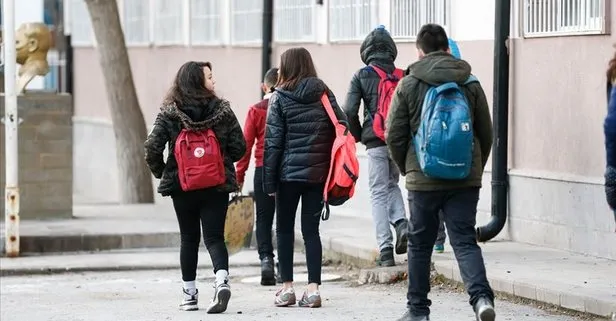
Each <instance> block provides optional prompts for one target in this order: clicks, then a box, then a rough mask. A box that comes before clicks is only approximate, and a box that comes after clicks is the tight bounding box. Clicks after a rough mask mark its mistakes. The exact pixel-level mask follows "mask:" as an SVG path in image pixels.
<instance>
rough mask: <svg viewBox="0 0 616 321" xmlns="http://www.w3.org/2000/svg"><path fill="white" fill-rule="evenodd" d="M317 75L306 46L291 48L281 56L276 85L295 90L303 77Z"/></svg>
mask: <svg viewBox="0 0 616 321" xmlns="http://www.w3.org/2000/svg"><path fill="white" fill-rule="evenodd" d="M316 76H317V71H316V69H315V68H314V63H313V62H312V56H311V55H310V52H308V50H306V48H304V47H297V48H291V49H288V50H287V51H285V52H283V53H282V55H281V56H280V66H279V69H278V82H277V83H276V87H279V88H282V89H284V90H293V89H295V87H297V84H298V83H299V82H300V81H301V80H302V79H305V78H308V77H316Z"/></svg>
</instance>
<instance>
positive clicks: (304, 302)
mask: <svg viewBox="0 0 616 321" xmlns="http://www.w3.org/2000/svg"><path fill="white" fill-rule="evenodd" d="M298 305H299V306H300V307H304V308H320V307H321V294H320V293H319V291H317V292H314V293H311V294H310V295H308V293H307V292H304V295H302V299H301V300H299V303H298Z"/></svg>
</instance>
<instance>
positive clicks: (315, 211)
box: [263, 48, 346, 308]
mask: <svg viewBox="0 0 616 321" xmlns="http://www.w3.org/2000/svg"><path fill="white" fill-rule="evenodd" d="M323 95H327V97H328V99H329V101H330V103H331V105H332V107H333V108H334V111H335V113H336V117H337V118H338V119H340V120H346V117H345V116H344V113H343V112H342V110H341V109H340V107H338V104H337V102H336V97H335V96H334V94H333V93H332V92H331V91H330V90H329V89H328V88H327V86H326V85H325V83H324V82H323V81H322V80H321V79H319V78H317V73H316V70H315V67H314V63H313V62H312V57H311V56H310V53H309V52H308V50H306V49H305V48H291V49H289V50H287V51H285V52H284V53H283V54H282V55H281V57H280V65H279V72H278V82H277V84H276V88H275V90H274V94H273V95H272V96H271V97H270V101H269V107H268V112H267V124H266V126H265V151H264V159H263V189H264V191H265V192H266V193H268V194H270V195H275V196H276V236H277V245H278V262H279V267H280V276H281V278H282V282H283V286H282V288H281V289H280V290H279V291H278V292H277V293H276V298H275V305H276V306H290V305H294V304H295V303H296V296H295V290H294V289H293V248H294V246H293V245H294V227H295V214H296V211H297V207H298V205H299V201H300V199H301V202H302V209H301V224H302V226H301V230H302V235H303V237H304V246H305V248H306V264H307V267H308V288H307V290H306V291H305V292H304V294H303V295H302V297H301V299H300V300H299V305H300V306H303V307H315V308H316V307H320V306H321V295H320V293H319V285H320V284H321V260H322V247H321V237H320V235H319V223H320V219H321V218H320V213H321V210H322V208H323V192H324V189H325V180H326V179H327V175H328V173H329V166H330V160H331V151H332V146H333V143H334V139H335V131H334V125H333V124H332V122H331V120H330V119H329V117H328V115H327V112H326V111H325V108H324V107H323V104H322V103H321V97H322V96H323Z"/></svg>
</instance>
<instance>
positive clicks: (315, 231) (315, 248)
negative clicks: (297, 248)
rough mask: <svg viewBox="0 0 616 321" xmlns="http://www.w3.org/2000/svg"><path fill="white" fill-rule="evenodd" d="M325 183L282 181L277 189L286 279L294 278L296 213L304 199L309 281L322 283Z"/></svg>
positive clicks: (281, 263)
mask: <svg viewBox="0 0 616 321" xmlns="http://www.w3.org/2000/svg"><path fill="white" fill-rule="evenodd" d="M323 188H324V184H309V183H297V182H282V183H280V186H279V187H278V192H276V236H277V240H278V264H279V268H280V276H281V278H282V281H283V282H291V281H293V252H294V251H293V250H294V244H295V213H296V212H297V206H298V205H299V201H300V198H301V200H302V209H301V223H302V235H303V237H304V246H305V247H306V265H307V267H308V283H317V284H321V260H322V258H323V248H322V246H321V236H320V235H319V223H320V222H321V210H322V209H323Z"/></svg>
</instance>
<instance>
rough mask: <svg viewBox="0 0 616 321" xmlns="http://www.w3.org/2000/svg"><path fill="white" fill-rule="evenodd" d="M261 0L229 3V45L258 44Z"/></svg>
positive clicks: (239, 0)
mask: <svg viewBox="0 0 616 321" xmlns="http://www.w3.org/2000/svg"><path fill="white" fill-rule="evenodd" d="M262 21H263V0H250V1H246V0H233V1H232V3H231V43H232V44H260V43H261V34H262V24H261V22H262Z"/></svg>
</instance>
